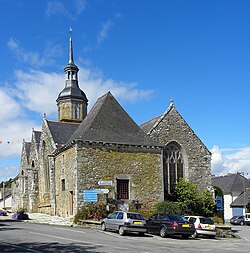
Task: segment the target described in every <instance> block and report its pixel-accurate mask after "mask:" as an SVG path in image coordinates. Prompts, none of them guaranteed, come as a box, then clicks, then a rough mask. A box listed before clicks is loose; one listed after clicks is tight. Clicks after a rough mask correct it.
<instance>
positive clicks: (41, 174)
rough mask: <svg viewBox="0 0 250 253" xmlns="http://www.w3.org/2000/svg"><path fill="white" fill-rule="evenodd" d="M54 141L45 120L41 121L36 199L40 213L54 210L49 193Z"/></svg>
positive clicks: (52, 196) (50, 212)
mask: <svg viewBox="0 0 250 253" xmlns="http://www.w3.org/2000/svg"><path fill="white" fill-rule="evenodd" d="M55 148H56V147H55V143H54V142H53V138H52V136H51V134H50V131H49V128H48V125H47V120H44V121H43V126H42V135H41V140H40V150H39V169H38V179H39V180H38V188H39V193H38V201H37V208H38V211H39V212H41V213H47V214H53V212H54V210H53V209H52V208H51V201H53V198H54V195H51V180H54V178H52V175H51V168H50V166H51V163H50V159H49V157H50V155H51V154H52V153H53V151H54V150H55Z"/></svg>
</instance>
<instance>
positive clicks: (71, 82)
mask: <svg viewBox="0 0 250 253" xmlns="http://www.w3.org/2000/svg"><path fill="white" fill-rule="evenodd" d="M78 71H79V69H78V67H77V66H76V65H75V63H74V58H73V42H72V29H71V28H70V39H69V62H68V64H67V65H66V67H65V68H64V73H65V77H66V80H65V88H64V89H63V90H62V91H61V92H60V94H59V95H58V98H57V100H56V102H57V107H58V121H70V122H81V121H82V120H83V119H84V118H85V117H86V115H87V105H88V99H87V97H86V95H85V93H84V92H83V91H82V90H81V89H80V88H79V85H78Z"/></svg>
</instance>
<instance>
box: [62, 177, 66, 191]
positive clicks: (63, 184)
mask: <svg viewBox="0 0 250 253" xmlns="http://www.w3.org/2000/svg"><path fill="white" fill-rule="evenodd" d="M62 191H65V179H62Z"/></svg>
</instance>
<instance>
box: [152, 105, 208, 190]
mask: <svg viewBox="0 0 250 253" xmlns="http://www.w3.org/2000/svg"><path fill="white" fill-rule="evenodd" d="M148 134H149V136H150V137H152V138H153V139H155V140H157V141H158V142H160V143H161V144H162V145H164V146H165V147H167V145H168V144H169V143H172V142H175V143H177V144H178V145H180V149H181V153H182V155H183V160H184V178H186V179H188V180H190V181H191V182H193V183H196V184H198V185H199V187H200V189H202V190H207V189H209V188H210V187H211V153H210V151H209V150H208V149H207V148H206V146H205V145H204V144H203V143H202V141H201V140H200V139H199V138H198V137H197V135H196V134H195V133H194V131H193V130H192V129H191V128H190V126H189V125H188V124H187V123H186V121H185V120H184V119H183V118H182V116H181V115H180V114H179V112H178V111H177V110H176V108H175V106H174V105H173V104H171V105H170V107H169V109H168V110H167V112H166V113H165V114H164V115H162V117H161V118H159V120H158V122H157V123H156V124H155V125H154V126H153V127H152V129H150V131H149V132H148Z"/></svg>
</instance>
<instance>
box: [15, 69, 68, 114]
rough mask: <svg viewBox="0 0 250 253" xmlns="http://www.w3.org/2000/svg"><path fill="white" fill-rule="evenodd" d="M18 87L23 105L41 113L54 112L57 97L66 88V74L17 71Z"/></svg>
mask: <svg viewBox="0 0 250 253" xmlns="http://www.w3.org/2000/svg"><path fill="white" fill-rule="evenodd" d="M15 74H16V79H17V81H16V89H17V92H16V93H17V94H18V97H19V99H20V101H21V104H22V106H23V107H26V108H27V109H28V110H30V111H33V112H38V113H40V114H43V113H47V114H48V115H49V114H51V115H52V116H54V114H55V113H56V111H57V108H56V99H57V97H58V94H59V92H60V91H61V90H62V89H63V88H64V81H65V79H64V75H62V74H57V73H46V72H42V71H35V70H31V71H29V72H25V71H21V70H18V71H16V73H15Z"/></svg>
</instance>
